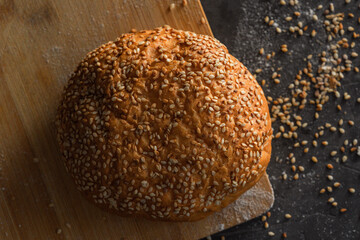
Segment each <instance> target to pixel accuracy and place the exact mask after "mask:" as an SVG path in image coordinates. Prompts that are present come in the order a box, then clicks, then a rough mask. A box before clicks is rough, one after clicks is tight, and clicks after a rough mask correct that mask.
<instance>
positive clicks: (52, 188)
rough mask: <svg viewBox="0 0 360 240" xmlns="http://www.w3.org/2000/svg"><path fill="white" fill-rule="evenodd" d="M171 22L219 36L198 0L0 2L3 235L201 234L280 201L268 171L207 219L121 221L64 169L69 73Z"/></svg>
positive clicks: (143, 236)
mask: <svg viewBox="0 0 360 240" xmlns="http://www.w3.org/2000/svg"><path fill="white" fill-rule="evenodd" d="M171 3H175V8H174V9H173V10H170V8H169V6H170V4H171ZM164 24H168V25H171V26H173V27H175V28H179V29H184V30H191V31H194V32H197V33H202V34H208V35H212V33H211V30H210V27H209V25H208V23H207V21H206V17H205V15H204V12H203V10H202V7H201V4H200V2H199V1H198V0H188V1H187V5H186V6H183V5H182V1H169V0H166V1H163V0H146V1H145V0H144V1H140V0H134V1H130V0H128V1H126V0H98V1H87V0H76V1H72V0H62V1H51V0H0V136H1V138H0V239H86V240H89V239H90V240H91V239H197V238H200V237H205V236H207V235H209V234H212V233H215V232H217V231H220V230H222V229H226V228H228V227H231V226H234V225H236V224H239V223H241V222H244V221H246V220H249V219H251V218H254V217H256V216H258V215H260V214H261V213H263V212H265V211H266V210H267V209H269V208H270V207H271V205H272V203H273V201H274V197H273V192H272V189H271V185H270V183H269V180H268V178H267V176H264V177H263V178H262V179H261V181H260V182H259V183H258V184H257V185H256V186H255V187H254V188H253V189H251V190H250V191H248V192H247V193H246V194H244V195H243V196H242V197H241V198H240V199H239V200H237V201H236V202H235V203H234V204H233V205H231V206H229V207H228V208H226V209H224V211H223V212H221V213H217V214H215V215H213V216H211V217H209V218H207V219H205V220H202V221H199V222H195V223H164V222H153V221H147V220H142V219H131V218H122V217H119V216H115V215H111V214H108V213H105V212H102V211H101V210H99V209H97V208H96V207H94V206H92V205H91V204H90V203H88V202H87V201H85V200H84V199H83V198H82V197H81V195H80V193H79V192H77V190H76V189H75V187H74V185H73V183H72V181H71V179H70V177H69V176H68V175H67V173H66V172H65V168H64V167H63V163H62V161H61V159H60V154H59V151H58V148H57V145H56V141H55V131H54V116H55V111H56V107H57V104H58V102H59V99H60V93H61V91H62V89H63V86H64V84H65V82H66V81H67V79H68V76H69V75H70V73H71V72H72V71H73V70H74V69H75V67H76V65H77V63H78V62H79V61H80V60H81V59H82V58H83V57H84V56H85V54H86V53H87V52H88V51H90V50H92V49H94V48H95V47H97V46H99V45H100V44H102V43H105V42H107V41H109V40H114V39H115V38H116V37H117V36H119V35H120V34H121V33H124V32H128V31H129V30H130V29H131V28H136V29H151V28H154V27H158V26H162V25H164Z"/></svg>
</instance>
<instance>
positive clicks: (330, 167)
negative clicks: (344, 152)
mask: <svg viewBox="0 0 360 240" xmlns="http://www.w3.org/2000/svg"><path fill="white" fill-rule="evenodd" d="M326 167H327V168H328V169H333V168H334V166H333V165H332V164H331V163H329V164H327V165H326Z"/></svg>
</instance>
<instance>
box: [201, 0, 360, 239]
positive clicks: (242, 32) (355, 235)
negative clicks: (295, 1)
mask: <svg viewBox="0 0 360 240" xmlns="http://www.w3.org/2000/svg"><path fill="white" fill-rule="evenodd" d="M286 2H289V0H286ZM333 2H334V5H335V12H336V13H337V12H344V13H346V14H347V13H350V12H351V13H354V15H355V17H354V18H353V19H351V18H348V17H345V20H344V22H343V24H344V27H345V29H347V27H348V26H353V27H354V28H355V31H356V32H359V33H360V25H359V24H358V22H357V19H358V17H360V9H359V8H358V5H359V3H360V1H355V0H353V1H352V2H351V3H350V4H345V1H343V0H342V1H341V0H339V1H333ZM329 3H330V1H329V0H321V1H313V0H306V1H305V0H299V5H297V6H295V7H293V6H289V5H287V6H281V5H280V4H279V0H275V1H274V0H273V1H267V0H241V1H240V0H238V1H235V0H224V1H220V0H203V1H202V5H203V7H204V10H205V13H206V15H207V17H208V20H209V22H210V25H211V28H212V30H213V33H214V35H215V37H216V38H217V39H219V40H220V41H221V42H222V43H224V44H225V45H226V46H227V47H228V49H229V51H230V53H231V54H233V55H234V56H235V57H237V58H238V59H239V60H240V61H241V62H243V63H244V64H245V65H246V66H247V67H248V68H249V69H250V71H251V72H252V73H255V70H256V69H258V68H261V69H263V72H262V73H260V74H258V75H257V80H258V81H259V82H260V81H261V80H262V79H265V80H266V81H267V82H268V84H266V85H265V86H263V89H264V91H265V94H266V95H268V96H272V97H279V96H282V97H291V93H290V91H289V89H288V88H287V87H288V85H289V84H290V83H292V82H293V80H294V79H295V76H296V74H297V72H298V71H299V70H300V69H303V68H304V67H305V66H306V62H305V61H304V58H306V56H308V55H309V54H313V55H314V60H313V61H312V62H313V65H314V66H316V65H319V62H317V61H316V60H317V59H318V58H317V57H316V55H317V54H319V53H321V51H323V50H326V49H327V48H328V47H329V43H328V41H327V35H326V32H325V28H324V26H323V21H324V19H325V18H324V15H323V12H324V10H325V9H328V7H329ZM319 4H322V5H323V6H324V8H323V9H322V10H316V7H317V6H318V5H319ZM294 11H299V12H300V13H301V16H300V17H299V18H297V19H296V21H294V20H293V21H291V22H286V21H285V19H284V18H285V17H286V16H292V17H294V15H293V12H294ZM313 13H315V14H316V15H317V16H318V17H319V21H317V22H315V21H313V20H312V14H313ZM265 16H269V17H270V18H271V19H274V20H275V22H276V23H277V24H279V26H280V27H281V28H283V29H288V28H289V26H294V25H296V23H297V21H302V22H303V24H304V26H305V25H308V27H309V29H308V30H307V31H305V33H304V36H298V35H295V34H291V33H289V32H288V31H287V32H283V33H281V34H278V33H276V31H275V27H269V26H268V25H267V24H265V23H264V17H265ZM312 29H316V31H317V32H318V33H317V36H316V37H315V38H311V37H310V36H309V33H310V32H311V30H312ZM344 37H347V38H348V39H349V42H350V41H354V42H355V43H356V46H355V48H354V49H353V50H354V51H356V52H360V51H359V50H360V41H359V40H358V39H360V38H358V39H352V38H351V34H350V33H346V34H345V36H344ZM340 39H341V38H338V40H340ZM281 44H287V46H288V49H289V52H288V53H286V54H285V53H282V52H280V45H281ZM262 47H263V48H264V49H265V53H269V52H272V51H274V52H275V53H276V56H275V57H274V58H272V59H271V60H265V57H264V56H260V55H259V53H258V52H259V49H260V48H262ZM340 52H341V53H347V54H349V53H350V52H351V51H349V50H346V51H343V52H342V51H340ZM351 59H352V60H353V66H357V67H359V63H360V61H359V60H360V57H358V58H356V59H354V58H351ZM278 68H281V70H280V71H278V72H279V73H281V77H280V79H281V83H280V84H278V85H275V84H274V83H273V82H272V81H271V74H272V72H273V71H274V69H278ZM344 75H345V78H344V79H343V80H342V81H341V87H340V88H338V90H339V92H340V93H341V98H335V96H334V95H333V94H329V97H330V100H329V102H328V103H326V104H325V105H324V110H323V111H321V112H320V118H319V119H317V120H315V118H314V113H315V107H314V106H311V105H310V106H309V105H308V106H307V107H306V108H305V109H304V110H300V111H297V112H296V113H297V114H298V115H300V116H302V118H303V123H304V122H307V123H308V127H306V128H302V129H301V130H300V131H298V132H299V140H308V141H309V144H307V146H308V147H309V148H310V150H309V153H307V154H304V153H303V149H304V147H301V148H296V149H295V148H293V144H294V143H295V141H294V140H293V139H291V140H289V139H284V138H280V139H275V140H274V141H273V154H272V159H271V162H270V165H269V168H268V174H269V176H270V181H271V183H272V186H273V188H274V191H275V205H274V206H273V208H272V209H271V217H270V218H269V219H268V223H269V225H270V227H269V228H268V229H265V228H264V224H263V222H262V221H261V219H260V217H259V218H256V219H254V220H252V221H249V222H247V223H245V224H242V225H239V226H236V227H233V228H231V229H228V230H225V231H223V232H220V233H218V234H215V235H213V236H212V239H221V236H224V237H225V239H227V240H229V239H242V240H245V239H282V237H281V234H282V233H283V232H286V233H287V236H288V239H360V194H359V193H360V157H359V156H357V155H356V152H353V153H350V151H349V148H350V147H349V146H348V147H347V148H346V149H347V150H346V152H345V153H340V151H339V148H340V147H341V146H343V143H344V140H345V139H348V140H349V141H350V142H352V140H353V139H359V141H360V128H359V126H360V125H359V124H360V103H357V102H356V99H357V98H359V97H360V74H359V73H355V72H354V71H351V72H349V73H345V74H344ZM344 92H347V93H349V94H350V95H351V99H350V100H347V101H345V100H344V98H343V93H344ZM309 95H311V94H309ZM310 97H311V96H310ZM338 104H340V105H341V107H342V111H338V110H337V109H336V105H338ZM341 118H342V119H344V125H343V128H344V129H345V131H346V132H345V134H340V133H339V132H338V131H337V132H335V133H332V132H330V131H329V130H328V129H325V134H324V136H322V137H320V138H319V139H320V141H318V143H320V142H321V141H324V140H327V141H328V142H329V145H328V146H325V147H324V146H321V144H319V145H320V146H318V147H316V148H314V147H312V145H311V141H312V140H313V139H314V133H315V131H316V130H317V128H318V127H319V126H321V125H324V123H325V122H329V123H331V124H332V125H333V126H336V127H339V126H338V121H339V119H341ZM347 120H353V121H354V122H355V126H352V127H351V126H349V125H348V123H347ZM280 125H281V123H280V121H276V122H275V123H273V128H274V130H275V131H274V132H275V133H276V132H278V129H279V126H280ZM358 145H359V144H358ZM333 150H337V151H338V154H337V155H336V156H335V157H331V156H330V152H331V151H333ZM290 152H293V153H294V154H295V157H296V164H295V165H297V166H298V165H302V166H304V167H305V171H304V172H303V173H300V178H299V180H297V181H294V180H293V176H294V173H293V172H292V171H291V168H290V166H291V164H290V163H289V159H288V158H287V156H288V154H289V153H290ZM343 155H347V156H348V160H347V162H345V163H342V162H341V161H340V162H337V161H336V160H337V158H340V159H341V157H342V156H343ZM311 156H316V157H317V158H318V159H319V162H318V163H317V164H314V163H312V162H311V161H310V158H311ZM328 163H331V164H333V165H334V169H333V170H328V169H327V168H326V164H328ZM284 172H285V173H287V175H288V180H286V181H284V180H282V179H281V176H282V173H284ZM329 174H331V175H332V176H333V177H334V180H333V181H330V180H328V179H327V175H329ZM334 182H340V183H341V186H340V187H338V188H334V191H333V192H332V193H325V194H319V190H320V189H321V188H324V187H326V186H332V185H333V184H334ZM350 187H353V188H355V189H356V193H355V194H350V193H349V192H348V188H350ZM329 197H334V198H335V201H336V202H337V203H338V206H337V207H333V206H331V205H330V204H329V203H328V202H327V200H328V198H329ZM340 208H347V209H348V211H347V212H345V213H340V212H339V209H340ZM285 213H290V214H291V215H292V218H291V219H289V220H287V219H285V217H284V215H285ZM269 231H272V232H274V233H275V236H274V237H270V236H269V235H268V232H269Z"/></svg>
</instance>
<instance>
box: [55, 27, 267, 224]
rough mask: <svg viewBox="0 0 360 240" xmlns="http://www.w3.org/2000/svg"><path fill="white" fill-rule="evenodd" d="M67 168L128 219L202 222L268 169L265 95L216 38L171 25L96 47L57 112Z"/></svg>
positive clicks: (99, 201) (93, 196)
mask: <svg viewBox="0 0 360 240" xmlns="http://www.w3.org/2000/svg"><path fill="white" fill-rule="evenodd" d="M57 129H58V141H59V144H60V148H61V151H62V153H63V157H64V159H65V166H66V169H67V170H68V171H69V173H70V174H71V175H72V177H73V179H74V181H75V183H76V185H77V187H78V189H79V190H80V191H81V192H82V193H84V194H85V196H86V197H87V198H88V199H89V200H90V201H92V202H94V203H95V204H96V205H98V206H99V207H101V208H103V209H106V210H109V211H112V212H115V213H117V214H120V215H124V216H129V215H131V216H143V217H147V218H152V219H158V220H167V221H192V220H198V219H201V218H203V217H205V216H207V215H209V214H211V213H213V212H215V211H219V210H220V209H222V208H223V207H225V206H227V205H228V204H230V203H231V202H233V201H234V200H235V199H236V198H237V197H239V196H240V195H241V194H242V193H243V192H245V191H246V190H247V189H249V188H250V187H251V186H253V185H254V184H255V183H256V182H257V181H258V180H259V179H260V177H261V176H262V175H263V174H264V173H265V169H266V167H267V165H268V162H269V160H270V154H271V134H272V131H271V120H270V115H269V110H268V106H267V101H266V99H265V97H264V93H263V91H262V89H261V88H260V86H259V85H258V84H257V82H256V80H255V78H254V77H253V76H252V75H251V74H250V72H249V71H248V70H247V69H246V67H245V66H244V65H243V64H242V63H240V62H239V61H238V60H237V59H235V58H234V57H233V56H231V55H230V54H229V53H228V51H227V49H226V47H225V46H224V45H222V44H221V43H220V42H219V41H217V40H216V39H214V38H212V37H209V36H204V35H199V34H195V33H192V32H186V31H180V30H175V29H172V28H169V27H164V28H157V29H155V30H149V31H141V32H138V33H129V34H123V35H121V36H120V37H119V38H118V39H117V40H116V41H115V42H109V43H107V44H104V45H102V46H101V47H99V48H98V49H96V50H94V51H92V52H90V53H89V54H88V55H87V56H86V58H85V59H84V60H83V61H82V62H81V63H80V65H79V66H78V68H77V70H76V71H75V73H74V74H73V76H72V77H71V78H70V80H69V82H68V84H67V86H66V87H65V91H64V94H63V99H62V102H61V105H60V107H59V109H58V115H57Z"/></svg>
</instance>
